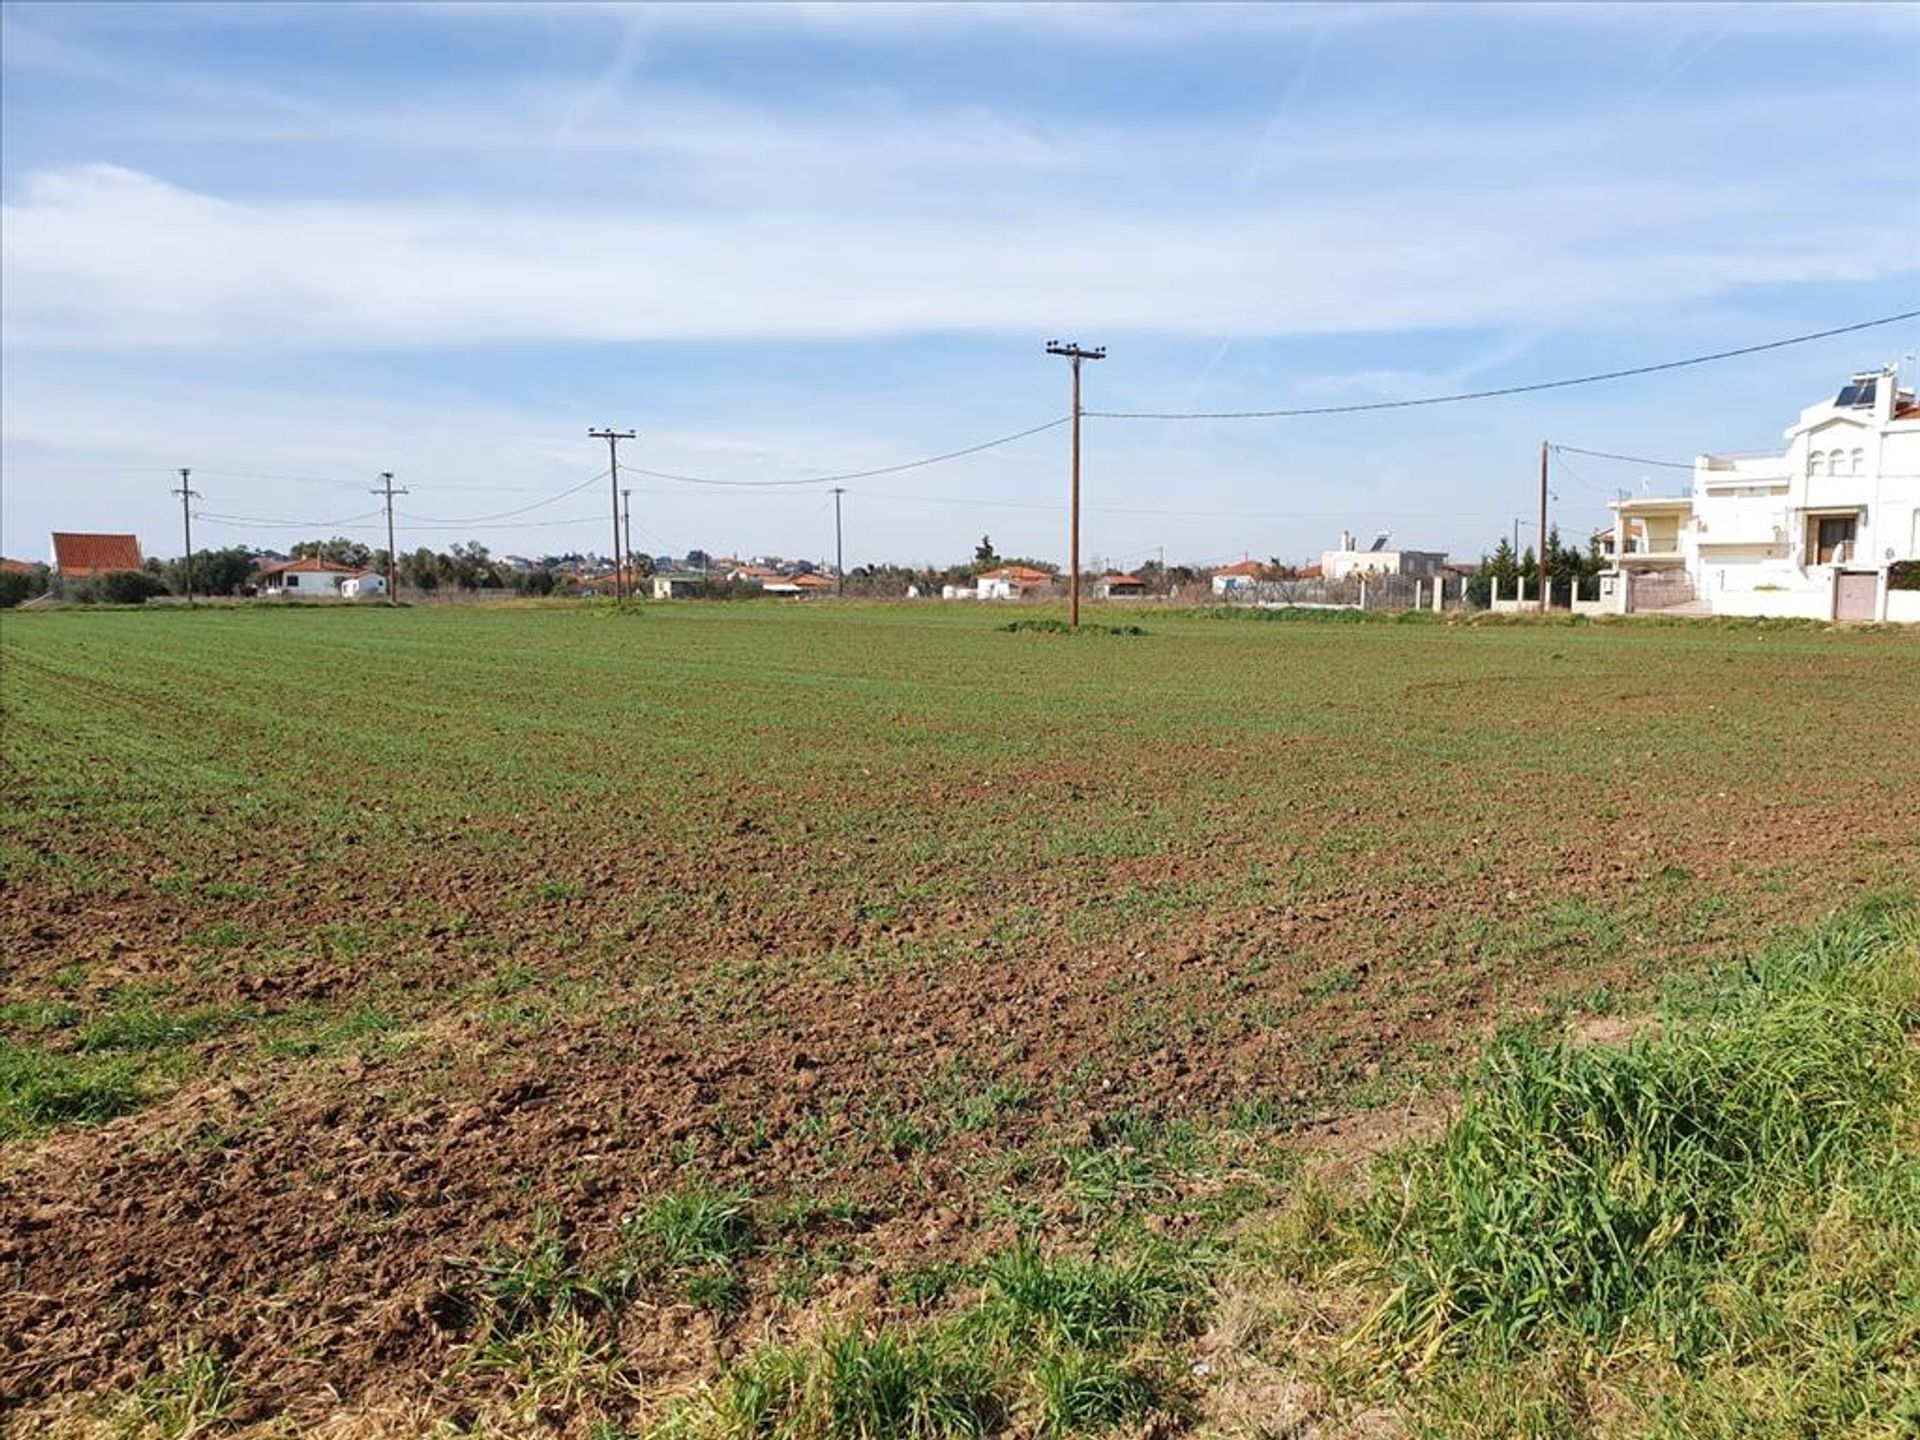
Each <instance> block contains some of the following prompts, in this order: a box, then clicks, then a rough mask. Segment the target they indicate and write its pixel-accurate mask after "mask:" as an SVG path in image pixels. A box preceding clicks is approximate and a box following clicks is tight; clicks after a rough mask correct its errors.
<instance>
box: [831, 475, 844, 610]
mask: <svg viewBox="0 0 1920 1440" xmlns="http://www.w3.org/2000/svg"><path fill="white" fill-rule="evenodd" d="M846 493H847V492H846V491H845V490H843V489H841V488H840V487H839V486H838V485H836V486H834V487H833V593H834V595H835V596H836V597H838V598H840V599H843V600H844V599H845V598H846V594H847V552H846V547H845V546H844V545H842V544H841V540H840V497H841V496H842V495H844V494H846Z"/></svg>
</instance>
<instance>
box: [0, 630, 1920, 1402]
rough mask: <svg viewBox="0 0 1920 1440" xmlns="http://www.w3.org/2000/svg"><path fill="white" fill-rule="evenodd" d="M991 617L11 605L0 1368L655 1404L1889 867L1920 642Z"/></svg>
mask: <svg viewBox="0 0 1920 1440" xmlns="http://www.w3.org/2000/svg"><path fill="white" fill-rule="evenodd" d="M1005 618H1006V617H1005V616H1004V615H1003V614H1002V613H1001V612H1000V611H998V610H994V609H991V608H990V607H978V608H973V607H965V606H957V605H956V606H949V607H945V608H935V607H931V606H922V607H918V608H915V607H880V606H875V607H857V606H848V607H834V606H832V605H824V604H822V605H814V606H804V605H803V606H778V605H772V604H764V605H762V604H753V605H698V604H691V603H687V604H680V605H657V606H648V607H643V608H640V609H638V610H635V611H629V612H627V613H617V612H615V611H613V610H611V609H604V608H592V607H589V606H583V605H572V606H554V607H529V608H524V609H522V608H512V607H507V608H500V609H486V610H470V611H463V610H457V609H446V610H431V611H409V610H404V609H402V610H398V611H388V610H383V609H377V608H376V609H349V608H341V609H338V610H307V609H286V610H274V609H264V608H263V609H258V610H235V609H202V610H200V611H197V612H193V613H185V612H179V611H170V612H156V613H129V612H103V613H92V614H87V613H71V612H70V613H50V614H39V615H28V616H9V617H7V618H6V619H5V621H4V622H0V623H3V624H4V629H0V656H3V657H4V674H3V676H0V700H3V702H4V722H5V733H4V740H3V748H0V754H3V756H4V762H5V773H4V799H5V813H4V817H0V866H3V870H0V873H3V875H4V882H5V891H4V898H0V947H3V955H4V959H3V960H0V967H3V968H0V1274H3V1275H4V1277H5V1278H4V1287H3V1288H0V1405H5V1406H11V1407H25V1408H24V1409H20V1408H16V1409H15V1413H16V1414H23V1415H31V1416H33V1417H37V1419H36V1423H46V1424H52V1423H55V1422H58V1423H72V1424H75V1425H78V1424H81V1423H82V1422H83V1420H84V1417H86V1416H88V1415H94V1416H99V1415H108V1414H124V1413H128V1412H125V1411H124V1408H123V1409H121V1410H115V1409H114V1407H115V1406H116V1405H123V1402H125V1401H126V1400H127V1397H136V1398H137V1397H139V1396H141V1395H147V1396H148V1397H149V1398H151V1396H152V1395H153V1394H154V1393H157V1392H155V1391H154V1390H153V1389H152V1387H153V1385H154V1384H155V1383H156V1377H157V1378H158V1379H159V1380H161V1381H164V1382H165V1383H167V1384H184V1383H187V1382H186V1381H183V1380H181V1379H180V1377H181V1376H182V1375H183V1374H188V1373H189V1371H190V1367H191V1366H192V1365H194V1364H199V1363H202V1362H203V1361H204V1362H207V1363H211V1364H214V1365H217V1367H218V1370H219V1373H220V1375H221V1377H222V1380H221V1383H222V1384H223V1385H225V1386H226V1387H227V1390H226V1392H224V1398H223V1399H222V1401H221V1409H220V1414H221V1416H222V1419H223V1423H228V1424H237V1425H246V1424H249V1423H254V1422H264V1421H268V1420H271V1419H276V1418H277V1419H279V1420H281V1421H283V1422H285V1423H287V1424H290V1425H293V1426H295V1427H305V1426H309V1425H316V1424H319V1423H321V1422H322V1421H324V1420H327V1419H328V1418H329V1417H331V1418H333V1420H334V1421H335V1423H336V1424H337V1425H341V1426H344V1427H346V1428H345V1429H343V1430H342V1431H341V1433H355V1432H356V1430H358V1429H371V1428H377V1427H376V1424H375V1420H374V1419H373V1418H370V1417H380V1416H386V1417H389V1418H388V1419H387V1420H384V1421H381V1422H380V1423H382V1424H389V1423H390V1424H392V1425H396V1426H401V1427H403V1428H404V1427H405V1426H408V1425H413V1426H420V1425H424V1424H425V1423H426V1422H427V1421H428V1420H431V1419H436V1418H438V1419H446V1420H449V1421H452V1422H455V1423H459V1424H469V1423H475V1422H476V1421H477V1420H478V1419H482V1418H485V1417H489V1416H499V1415H512V1416H517V1417H518V1418H519V1421H521V1422H524V1423H526V1424H529V1425H551V1426H553V1427H557V1428H559V1429H562V1430H564V1429H567V1428H569V1427H571V1428H574V1429H576V1430H579V1432H580V1433H587V1432H586V1429H585V1427H586V1426H587V1425H588V1423H589V1421H592V1422H594V1423H598V1424H602V1425H604V1426H607V1427H613V1426H616V1425H618V1426H631V1427H634V1428H636V1429H639V1428H644V1426H645V1425H646V1424H648V1423H649V1422H650V1421H651V1420H652V1419H654V1418H657V1416H658V1415H659V1413H660V1406H661V1405H662V1403H663V1401H664V1400H665V1398H666V1397H668V1396H670V1395H673V1394H675V1393H681V1392H684V1391H685V1390H687V1389H688V1388H689V1387H691V1386H693V1385H696V1384H698V1383H699V1382H700V1381H702V1380H703V1379H705V1378H709V1377H711V1376H712V1375H713V1374H715V1373H716V1372H717V1370H718V1369H719V1368H721V1367H722V1366H724V1365H725V1364H726V1362H727V1361H728V1360H729V1358H730V1357H733V1356H736V1355H737V1354H739V1353H740V1352H741V1351H742V1350H743V1349H744V1348H746V1347H749V1346H751V1345H752V1344H753V1343H755V1342H756V1341H758V1340H759V1339H760V1338H761V1337H763V1336H765V1335H768V1334H772V1335H774V1336H782V1335H791V1334H804V1333H808V1332H809V1331H810V1330H811V1329H816V1328H817V1327H818V1326H819V1325H820V1324H821V1323H822V1320H823V1318H824V1317H831V1316H848V1315H853V1316H859V1315H887V1314H894V1313H903V1312H917V1311H921V1310H925V1309H927V1308H929V1307H936V1306H938V1305H939V1304H941V1303H942V1299H943V1296H945V1295H947V1294H948V1292H949V1291H950V1290H951V1289H953V1287H955V1286H961V1287H964V1285H965V1283H966V1276H967V1275H968V1273H969V1272H968V1269H967V1267H968V1266H969V1265H971V1264H974V1263H975V1262H978V1261H979V1260H980V1259H981V1258H982V1257H983V1256H988V1255H992V1254H996V1253H1001V1252H1003V1251H1004V1250H1005V1249H1006V1247H1007V1246H1009V1245H1010V1244H1012V1243H1013V1242H1014V1239H1015V1237H1016V1236H1018V1235H1028V1236H1038V1237H1041V1239H1042V1240H1044V1241H1045V1242H1046V1243H1048V1244H1052V1245H1058V1246H1062V1247H1067V1248H1071V1247H1072V1246H1073V1245H1075V1244H1076V1243H1080V1242H1081V1241H1082V1240H1083V1239H1085V1237H1087V1236H1089V1235H1093V1234H1095V1233H1097V1232H1099V1231H1100V1229H1101V1227H1104V1226H1109V1225H1112V1224H1114V1223H1117V1221H1118V1219H1119V1218H1121V1217H1124V1218H1125V1219H1126V1220H1127V1223H1130V1224H1137V1225H1139V1226H1141V1227H1144V1228H1145V1230H1147V1231H1149V1232H1153V1233H1165V1234H1169V1235H1174V1236H1179V1235H1182V1234H1189V1235H1197V1234H1201V1233H1206V1232H1208V1231H1209V1227H1217V1226H1219V1225H1222V1224H1224V1223H1226V1222H1227V1221H1228V1220H1230V1219H1231V1216H1232V1214H1233V1213H1235V1212H1236V1207H1243V1206H1246V1205H1252V1204H1258V1203H1261V1198H1262V1194H1263V1186H1265V1185H1267V1184H1268V1183H1269V1181H1270V1179H1271V1177H1272V1176H1273V1175H1274V1174H1276V1173H1278V1170H1277V1166H1278V1165H1279V1162H1278V1161H1276V1160H1274V1159H1273V1157H1274V1156H1276V1155H1279V1154H1282V1153H1283V1152H1284V1150H1285V1147H1286V1145H1287V1144H1288V1143H1289V1141H1290V1139H1291V1138H1292V1137H1297V1136H1300V1135H1303V1134H1308V1135H1310V1134H1312V1133H1314V1131H1315V1129H1316V1127H1320V1128H1327V1127H1331V1128H1332V1129H1333V1130H1334V1131H1336V1132H1337V1131H1340V1130H1341V1129H1343V1127H1346V1126H1348V1125H1349V1124H1350V1123H1351V1118H1350V1117H1351V1116H1352V1115H1353V1114H1354V1113H1355V1112H1360V1111H1367V1112H1374V1113H1388V1114H1404V1113H1405V1110H1406V1108H1407V1107H1406V1104H1405V1103H1404V1102H1407V1101H1408V1100H1409V1099H1410V1098H1411V1099H1412V1103H1413V1105H1414V1107H1415V1108H1416V1109H1417V1108H1418V1106H1419V1103H1420V1102H1419V1100H1418V1098H1417V1097H1418V1096H1419V1095H1420V1094H1422V1093H1426V1092H1428V1091H1431V1090H1433V1089H1435V1088H1443V1087H1444V1085H1445V1083H1446V1080H1447V1077H1448V1076H1449V1075H1450V1074H1451V1072H1452V1068H1453V1067H1454V1066H1455V1065H1456V1064H1458V1063H1459V1062H1460V1061H1461V1060H1462V1059H1463V1058H1464V1057H1466V1056H1467V1055H1468V1054H1470V1053H1471V1052H1473V1051H1474V1050H1475V1049H1476V1048H1477V1047H1478V1046H1479V1045H1480V1044H1482V1043H1483V1042H1484V1041H1485V1039H1486V1038H1487V1036H1488V1035H1489V1034H1490V1033H1491V1031H1492V1030H1493V1029H1494V1028H1495V1027H1497V1026H1500V1025H1502V1024H1544V1023H1559V1022H1560V1021H1562V1020H1564V1019H1566V1018H1567V1017H1570V1016H1573V1017H1578V1016H1586V1015H1593V1014H1600V1015H1608V1014H1614V1013H1619V1012H1628V1013H1631V1012H1633V1011H1634V1010H1635V1009H1636V1008H1638V1007H1641V1006H1643V1005H1644V1004H1645V1003H1646V1000H1647V997H1648V996H1650V995H1651V994H1653V993H1654V992H1656V991H1657V990H1658V988H1659V987H1660V986H1661V985H1662V984H1671V983H1675V977H1680V980H1681V982H1682V983H1683V982H1684V977H1687V976H1690V975H1696V974H1700V973H1702V972H1703V971H1704V970H1705V968H1706V967H1708V966H1709V965H1711V964H1712V963H1713V962H1714V961H1715V960H1716V959H1719V958H1721V957H1725V956H1728V955H1732V954H1735V953H1737V952H1739V951H1741V950H1742V949H1744V948H1746V947H1748V946H1750V945H1751V944H1752V943H1754V942H1756V941H1757V940H1759V939H1761V938H1763V937H1765V936H1767V935H1769V934H1771V933H1773V932H1775V931H1778V930H1780V929H1781V928H1783V927H1787V926H1792V925H1797V924H1802V923H1806V922H1809V921H1811V920H1813V919H1814V918H1816V917H1818V916H1820V915H1822V914H1825V913H1827V912H1829V911H1831V910H1832V909H1834V908H1835V907H1837V906H1839V905H1841V904H1842V903H1844V902H1846V901H1848V900H1849V899H1851V898H1853V897H1854V896H1855V895H1857V894H1858V893H1860V892H1863V891H1867V890H1882V889H1889V888H1899V887H1902V886H1906V887H1911V885H1912V882H1913V877H1914V875H1916V874H1920V821H1916V816H1920V763H1916V757H1920V704H1917V703H1916V701H1917V700H1920V637H1915V636H1911V635H1902V634H1893V633H1888V632H1885V631H1853V632H1845V631H1827V630H1820V629H1815V628H1799V627H1792V626H1766V625H1757V626H1737V625H1714V624H1702V625H1694V626H1661V625H1658V624H1600V625H1580V626H1573V625H1566V624H1539V623H1508V624H1483V625H1455V624H1440V623H1426V622H1425V620H1424V619H1423V620H1422V622H1421V623H1398V624H1395V623H1359V624H1355V623H1337V622H1335V621H1333V620H1326V621H1308V622H1299V623H1259V622H1253V621H1244V620H1219V619H1211V618H1207V617H1204V616H1161V615H1149V616H1147V617H1146V618H1145V619H1144V621H1143V623H1144V624H1145V625H1146V627H1147V630H1148V632H1149V633H1147V634H1145V635H1142V636H1134V637H1121V636H1095V635H1084V636H1080V637H1072V638H1069V637H1063V636H1059V635H1049V634H1033V633H1021V634H1010V633H1003V632H1002V631H1000V630H999V629H998V628H997V627H998V625H999V623H1000V622H1001V621H1003V620H1004V619H1005ZM1127 618H1128V619H1134V618H1137V617H1135V616H1132V615H1129V616H1128V617H1127ZM1335 1117H1344V1118H1342V1119H1341V1120H1340V1121H1339V1123H1338V1124H1337V1125H1336V1124H1334V1123H1333V1122H1334V1120H1335ZM1362 1128H1364V1127H1362ZM701 1196H706V1197H708V1198H709V1199H710V1200H714V1201H715V1202H716V1203H719V1202H720V1201H722V1200H724V1201H725V1204H724V1205H722V1206H721V1208H723V1209H725V1208H729V1207H731V1208H736V1209H739V1210H740V1212H741V1213H740V1215H738V1216H737V1217H734V1218H733V1219H731V1220H728V1221H727V1222H726V1223H725V1224H721V1225H720V1226H719V1228H718V1229H715V1230H713V1231H712V1234H713V1235H714V1236H719V1237H721V1238H722V1239H723V1240H724V1243H720V1242H719V1241H716V1243H715V1244H714V1245H712V1246H710V1247H709V1248H708V1250H704V1251H700V1252H699V1253H697V1254H695V1253H692V1252H685V1253H683V1251H682V1250H678V1249H676V1248H675V1246H676V1244H677V1243H678V1241H677V1240H676V1239H675V1238H674V1237H676V1236H678V1235H679V1234H680V1230H679V1229H676V1225H677V1224H678V1222H677V1221H675V1220H674V1219H673V1217H672V1215H671V1214H669V1213H668V1210H669V1209H670V1202H672V1201H673V1200H674V1199H675V1198H676V1197H678V1198H679V1199H688V1198H689V1197H692V1198H696V1199H697V1198H698V1197H701ZM663 1207H666V1208H663ZM695 1228H697V1227H695ZM688 1233H691V1230H689V1231H688ZM635 1236H640V1237H642V1238H643V1239H646V1245H651V1246H652V1247H653V1248H652V1249H646V1246H645V1245H640V1242H638V1241H635V1240H634V1237H635ZM646 1237H651V1238H650V1239H647V1238H646ZM662 1237H664V1238H662ZM549 1244H550V1245H551V1246H552V1247H553V1253H554V1254H556V1255H564V1256H565V1257H566V1263H567V1264H568V1265H572V1266H574V1267H576V1268H577V1269H578V1270H579V1271H580V1273H582V1274H585V1273H588V1272H592V1273H595V1274H601V1273H612V1272H611V1271H606V1270H605V1269H604V1267H605V1266H607V1265H613V1264H614V1263H615V1258H616V1257H619V1256H621V1255H623V1254H624V1255H632V1256H638V1257H639V1258H636V1259H634V1260H633V1263H632V1266H631V1267H630V1272H622V1278H621V1280H620V1285H621V1286H622V1287H623V1288H622V1290H621V1294H622V1297H623V1302H622V1303H621V1304H620V1305H619V1306H618V1307H617V1309H615V1308H614V1307H612V1306H610V1305H608V1306H603V1307H602V1310H601V1311H596V1312H594V1313H595V1316H596V1320H595V1324H596V1325H597V1326H598V1327H599V1328H598V1329H597V1330H596V1332H595V1335H596V1338H595V1340H594V1344H595V1345H596V1346H598V1347H600V1348H598V1349H596V1350H595V1351H594V1355H595V1356H596V1357H598V1358H597V1359H596V1360H595V1361H594V1363H595V1364H601V1365H603V1366H604V1367H617V1374H618V1381H617V1383H615V1382H614V1381H612V1380H609V1379H608V1378H607V1377H608V1376H609V1375H612V1374H614V1373H615V1371H614V1368H604V1369H603V1370H601V1371H594V1372H593V1375H598V1376H599V1377H600V1378H599V1379H598V1380H595V1379H593V1378H592V1376H591V1375H590V1376H588V1377H587V1378H585V1379H580V1380H579V1381H578V1387H577V1388H575V1389H568V1388H566V1387H565V1386H564V1385H558V1382H551V1383H550V1377H549V1380H545V1381H543V1380H540V1379H539V1377H537V1376H535V1377H531V1378H530V1375H529V1369H528V1364H527V1363H526V1362H525V1360H524V1357H521V1359H519V1360H515V1359H513V1358H512V1357H508V1358H506V1359H502V1358H501V1357H500V1355H499V1354H496V1353H495V1351H494V1350H490V1349H489V1347H488V1345H487V1343H486V1339H487V1336H486V1328H487V1327H486V1323H485V1322H484V1320H483V1318H482V1317H483V1315H484V1314H485V1313H497V1307H498V1306H500V1305H502V1304H504V1303H506V1302H503V1301H502V1300H501V1299H500V1295H499V1293H498V1286H497V1285H494V1281H495V1280H497V1279H498V1276H499V1275H500V1274H501V1273H503V1271H504V1270H508V1269H511V1268H512V1265H513V1264H517V1263H519V1261H509V1260H507V1259H503V1257H519V1260H524V1259H525V1257H526V1256H527V1255H529V1254H532V1253H535V1252H537V1251H538V1250H539V1247H541V1246H542V1245H549ZM636 1245H640V1248H638V1249H636V1248H635V1246H636ZM663 1247H664V1248H663ZM642 1251H644V1252H645V1253H644V1254H642ZM595 1267H602V1268H601V1269H595ZM569 1273H572V1272H571V1271H570V1272H569ZM490 1285H493V1288H492V1289H489V1286H490ZM489 1304H491V1305H494V1306H495V1307H496V1311H495V1312H488V1311H486V1306H487V1305H489ZM582 1313H584V1306H583V1307H582ZM495 1349H497V1347H495ZM490 1356H491V1357H492V1358H491V1359H489V1357H490ZM209 1357H210V1359H209ZM183 1367H185V1368H183ZM549 1368H551V1367H549ZM583 1373H584V1372H583ZM542 1374H546V1372H544V1371H543V1372H542ZM168 1377H172V1378H168ZM189 1379H190V1375H189ZM543 1384H544V1385H545V1386H546V1388H544V1389H542V1388H540V1387H541V1385H543ZM556 1386H557V1388H556ZM595 1386H598V1388H595ZM142 1387H147V1388H145V1389H143V1388H142ZM529 1397H531V1398H529ZM156 1403H157V1402H156ZM516 1406H517V1407H518V1408H517V1409H516V1408H515V1407H516ZM4 1415H5V1411H4V1410H0V1420H4ZM393 1416H399V1417H402V1418H401V1419H399V1420H394V1419H392V1418H391V1417H393ZM341 1417H346V1418H345V1419H343V1418H341ZM488 1423H493V1422H492V1421H489V1422H488ZM500 1423H505V1422H504V1421H502V1422H500ZM595 1433H600V1434H609V1435H610V1434H616V1433H619V1431H618V1430H617V1429H614V1428H606V1429H602V1430H600V1431H598V1432H595Z"/></svg>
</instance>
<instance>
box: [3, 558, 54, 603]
mask: <svg viewBox="0 0 1920 1440" xmlns="http://www.w3.org/2000/svg"><path fill="white" fill-rule="evenodd" d="M46 593H47V567H46V566H44V565H35V566H34V567H33V568H32V569H29V570H0V610H10V609H12V608H13V607H14V606H15V605H19V604H22V603H23V602H25V601H28V600H31V599H33V597H34V596H36V595H44V594H46Z"/></svg>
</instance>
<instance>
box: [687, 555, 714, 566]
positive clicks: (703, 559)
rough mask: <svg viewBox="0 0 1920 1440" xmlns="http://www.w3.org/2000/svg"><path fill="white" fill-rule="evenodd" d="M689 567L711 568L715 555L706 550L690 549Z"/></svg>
mask: <svg viewBox="0 0 1920 1440" xmlns="http://www.w3.org/2000/svg"><path fill="white" fill-rule="evenodd" d="M687 568H688V569H689V570H710V569H712V568H713V557H712V556H711V555H709V554H707V552H706V551H704V550H689V551H687Z"/></svg>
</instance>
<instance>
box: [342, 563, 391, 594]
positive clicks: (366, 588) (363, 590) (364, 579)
mask: <svg viewBox="0 0 1920 1440" xmlns="http://www.w3.org/2000/svg"><path fill="white" fill-rule="evenodd" d="M386 593H387V577H386V576H384V575H382V574H381V573H380V572H379V571H378V570H362V571H360V572H359V573H358V574H357V575H343V576H341V577H340V598H341V599H342V600H376V599H378V598H379V597H380V596H382V595H385V594H386Z"/></svg>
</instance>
